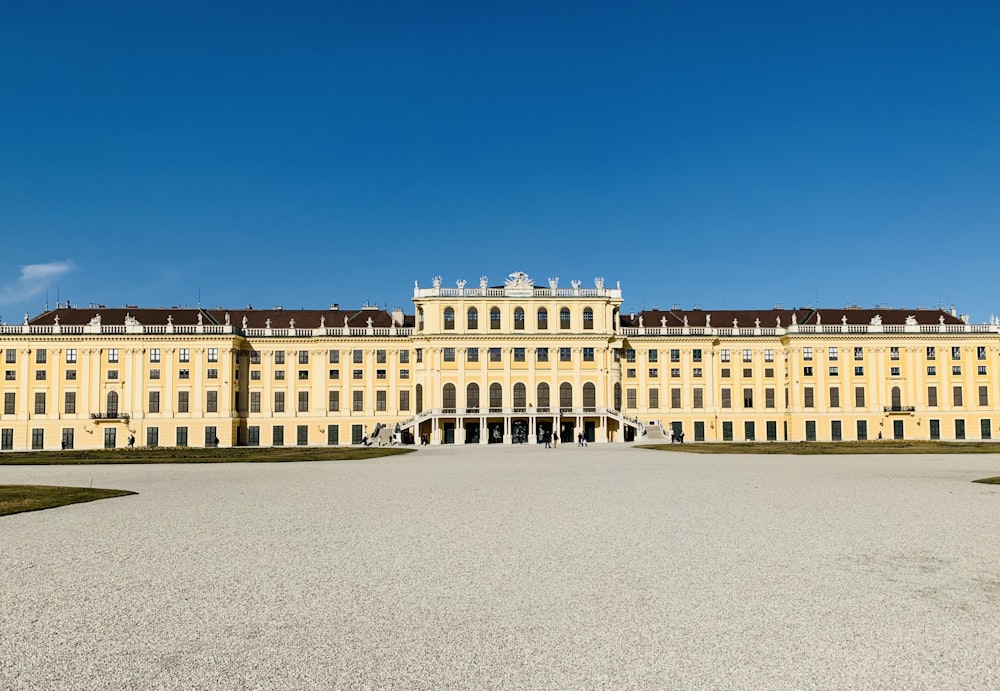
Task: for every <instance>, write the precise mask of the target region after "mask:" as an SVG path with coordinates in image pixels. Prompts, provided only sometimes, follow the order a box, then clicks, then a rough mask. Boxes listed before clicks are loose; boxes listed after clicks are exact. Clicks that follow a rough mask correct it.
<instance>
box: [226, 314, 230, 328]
mask: <svg viewBox="0 0 1000 691" xmlns="http://www.w3.org/2000/svg"><path fill="white" fill-rule="evenodd" d="M229 325H230V322H229V312H226V326H229Z"/></svg>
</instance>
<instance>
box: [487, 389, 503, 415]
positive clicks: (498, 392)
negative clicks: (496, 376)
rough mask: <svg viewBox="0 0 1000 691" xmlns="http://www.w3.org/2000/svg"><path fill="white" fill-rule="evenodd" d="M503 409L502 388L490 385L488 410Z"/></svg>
mask: <svg viewBox="0 0 1000 691" xmlns="http://www.w3.org/2000/svg"><path fill="white" fill-rule="evenodd" d="M500 408H503V388H502V387H501V386H500V385H499V384H497V383H493V384H490V410H494V409H497V410H499V409H500Z"/></svg>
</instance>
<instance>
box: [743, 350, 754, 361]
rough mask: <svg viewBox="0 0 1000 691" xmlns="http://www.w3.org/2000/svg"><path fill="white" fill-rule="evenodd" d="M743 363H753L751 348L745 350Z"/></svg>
mask: <svg viewBox="0 0 1000 691" xmlns="http://www.w3.org/2000/svg"><path fill="white" fill-rule="evenodd" d="M743 362H753V351H751V350H750V349H749V348H744V349H743Z"/></svg>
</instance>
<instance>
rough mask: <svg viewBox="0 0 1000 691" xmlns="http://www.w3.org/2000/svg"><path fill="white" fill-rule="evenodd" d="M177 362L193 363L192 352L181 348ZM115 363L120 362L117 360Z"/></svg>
mask: <svg viewBox="0 0 1000 691" xmlns="http://www.w3.org/2000/svg"><path fill="white" fill-rule="evenodd" d="M177 361H178V362H191V350H190V348H180V349H179V350H178V351H177ZM115 362H118V360H117V358H116V359H115Z"/></svg>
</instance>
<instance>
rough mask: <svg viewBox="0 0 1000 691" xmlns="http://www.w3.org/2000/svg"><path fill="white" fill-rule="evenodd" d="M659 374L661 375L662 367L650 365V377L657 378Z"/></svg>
mask: <svg viewBox="0 0 1000 691" xmlns="http://www.w3.org/2000/svg"><path fill="white" fill-rule="evenodd" d="M659 376H660V369H659V368H658V367H650V368H649V378H650V379H655V378H657V377H659Z"/></svg>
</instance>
